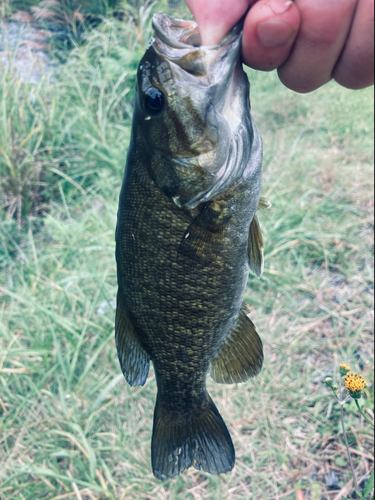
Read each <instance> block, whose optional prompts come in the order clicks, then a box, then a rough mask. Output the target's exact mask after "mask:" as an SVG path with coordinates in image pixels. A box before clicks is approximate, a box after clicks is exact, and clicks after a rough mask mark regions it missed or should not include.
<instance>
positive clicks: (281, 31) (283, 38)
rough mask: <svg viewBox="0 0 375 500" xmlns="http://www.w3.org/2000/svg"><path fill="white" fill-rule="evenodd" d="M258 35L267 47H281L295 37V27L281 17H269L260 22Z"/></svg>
mask: <svg viewBox="0 0 375 500" xmlns="http://www.w3.org/2000/svg"><path fill="white" fill-rule="evenodd" d="M257 35H258V38H259V40H260V42H261V44H262V45H264V46H265V47H270V48H271V47H279V46H280V45H284V44H285V43H287V42H288V41H289V40H293V39H294V36H295V29H294V28H292V26H290V24H287V23H285V22H284V21H281V20H280V19H268V20H267V21H263V22H261V23H258V25H257Z"/></svg>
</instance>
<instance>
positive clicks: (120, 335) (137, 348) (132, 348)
mask: <svg viewBox="0 0 375 500" xmlns="http://www.w3.org/2000/svg"><path fill="white" fill-rule="evenodd" d="M115 331H116V337H115V338H116V347H117V355H118V359H119V361H120V366H121V370H122V373H123V374H124V377H125V379H126V381H127V382H128V384H129V385H131V386H136V385H144V384H145V382H146V380H147V376H148V371H149V366H150V356H149V355H148V354H147V352H146V351H145V350H144V348H143V347H142V344H141V342H140V340H139V338H138V335H137V332H136V331H135V329H134V326H133V323H132V322H131V320H130V318H129V314H128V312H127V311H126V308H125V307H124V305H123V303H122V300H121V299H120V295H118V296H117V310H116V326H115Z"/></svg>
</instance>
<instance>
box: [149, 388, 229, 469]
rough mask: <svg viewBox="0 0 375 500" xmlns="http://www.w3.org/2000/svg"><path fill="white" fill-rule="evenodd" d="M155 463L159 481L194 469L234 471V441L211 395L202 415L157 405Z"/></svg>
mask: <svg viewBox="0 0 375 500" xmlns="http://www.w3.org/2000/svg"><path fill="white" fill-rule="evenodd" d="M151 460H152V469H153V473H154V475H155V477H157V478H158V479H168V478H171V477H174V476H177V474H180V472H182V471H184V470H185V469H187V468H189V467H191V466H194V467H195V468H196V469H198V470H200V469H202V470H204V471H206V472H209V473H211V474H220V473H222V472H228V471H230V470H232V469H233V466H234V461H235V452H234V447H233V443H232V439H231V437H230V435H229V432H228V429H227V427H226V425H225V423H224V421H223V419H222V418H221V416H220V413H219V412H218V410H217V408H216V406H215V405H214V403H213V402H212V400H211V398H210V396H209V395H208V394H207V397H206V403H205V406H204V409H202V411H200V412H199V413H189V414H184V415H181V414H177V412H170V411H167V410H165V409H164V408H163V407H162V405H161V404H160V401H159V399H158V400H157V401H156V406H155V413H154V429H153V435H152V443H151Z"/></svg>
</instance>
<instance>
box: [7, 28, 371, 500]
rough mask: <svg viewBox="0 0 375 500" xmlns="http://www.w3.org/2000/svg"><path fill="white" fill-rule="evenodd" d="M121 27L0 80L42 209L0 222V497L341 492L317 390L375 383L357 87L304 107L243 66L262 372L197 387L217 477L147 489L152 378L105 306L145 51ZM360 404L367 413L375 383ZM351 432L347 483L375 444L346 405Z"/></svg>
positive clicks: (364, 119) (333, 89)
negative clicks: (226, 451)
mask: <svg viewBox="0 0 375 500" xmlns="http://www.w3.org/2000/svg"><path fill="white" fill-rule="evenodd" d="M145 26H146V25H145ZM132 29H133V28H132V26H131V25H128V24H126V23H123V24H119V23H116V22H114V21H108V22H106V23H105V24H104V25H103V26H102V27H101V28H100V29H99V30H98V31H93V32H92V33H91V35H90V37H89V40H88V42H87V44H86V45H84V46H83V47H78V48H77V49H75V50H74V51H73V52H72V53H71V57H70V58H69V62H68V63H67V64H66V65H65V66H63V70H62V71H60V72H58V74H57V76H56V78H55V80H54V81H52V82H49V83H48V82H47V81H43V82H42V83H41V84H40V86H39V87H38V86H36V87H35V86H34V87H31V86H27V85H25V84H23V83H22V82H18V83H15V84H14V85H13V86H12V81H13V80H12V78H14V75H13V74H12V73H11V72H10V73H9V74H8V75H7V76H6V77H5V78H6V79H8V80H6V82H5V83H4V81H3V83H2V84H1V87H0V95H2V96H4V95H5V96H8V97H7V98H6V99H5V98H4V97H3V98H2V99H3V101H2V102H3V103H5V109H6V111H5V112H4V104H3V107H2V108H1V111H0V123H2V124H3V125H2V126H3V129H2V130H5V133H9V134H10V135H9V136H7V137H13V140H14V141H16V142H15V144H16V149H17V148H18V150H19V149H20V147H21V144H22V142H23V143H24V144H23V145H22V147H24V148H25V150H26V153H25V154H24V155H23V156H22V158H25V157H27V158H28V162H26V163H25V164H24V165H25V167H22V168H28V167H27V165H34V164H35V162H36V161H39V162H42V165H43V170H42V173H41V177H40V178H39V180H38V182H40V184H41V185H40V186H39V188H38V186H35V185H33V191H32V192H33V193H34V192H37V195H38V196H39V197H40V198H39V201H38V203H39V205H40V204H43V205H44V206H43V207H42V208H40V209H39V210H38V205H37V204H36V203H34V201H33V199H31V202H30V205H29V206H28V209H27V211H25V212H21V214H20V215H19V216H18V225H17V211H13V213H10V211H9V209H8V208H7V207H4V208H3V212H2V217H1V218H0V418H1V420H0V430H1V433H0V498H1V499H2V500H3V499H4V500H18V499H19V500H21V499H25V500H34V499H48V500H52V499H55V500H57V499H60V498H61V499H63V498H77V499H79V498H82V499H83V500H86V499H101V500H103V499H106V498H108V499H116V500H117V499H125V498H126V499H130V498H132V499H133V498H134V499H139V498H145V499H154V498H161V499H174V498H182V499H201V498H202V499H212V498H215V499H218V500H219V499H222V498H224V499H256V500H271V499H278V498H284V499H287V500H292V499H293V500H294V499H295V498H296V493H295V491H296V489H297V488H301V489H302V490H303V492H304V496H305V500H320V499H322V500H328V499H332V498H335V497H336V495H337V494H338V493H339V491H338V490H337V491H333V490H331V491H330V490H328V486H327V482H326V475H331V476H332V473H334V474H335V475H336V476H337V480H338V483H339V486H340V487H344V486H345V484H347V483H348V482H349V480H350V477H351V475H350V469H349V467H348V465H347V463H346V458H345V457H346V455H345V449H344V441H343V435H342V431H341V428H340V422H339V408H338V407H337V405H336V404H335V403H334V400H333V399H332V396H331V395H330V392H329V390H328V389H327V388H325V386H324V383H323V380H324V377H325V375H328V374H329V375H332V374H333V373H336V374H337V371H338V365H339V363H340V362H341V361H342V360H344V361H347V362H349V363H350V364H351V365H352V368H353V369H354V370H356V371H358V372H361V373H363V375H364V376H365V377H366V378H368V379H369V380H370V381H371V383H373V376H372V371H373V347H372V340H373V322H372V321H373V316H372V309H371V307H372V302H373V278H372V275H373V256H372V245H373V237H372V228H373V215H372V210H373V194H372V185H373V180H372V173H373V170H372V168H373V167H372V164H373V125H372V119H373V115H372V113H373V112H372V110H373V97H372V92H371V89H367V90H364V91H359V92H353V91H347V90H345V89H342V88H340V87H339V86H337V85H336V84H334V83H331V84H329V85H327V86H325V87H324V88H322V89H320V90H319V91H317V92H315V93H313V94H311V95H304V96H302V95H297V94H295V93H293V92H291V91H288V90H287V89H285V88H284V87H283V86H282V85H281V84H280V83H279V82H278V80H277V77H276V75H275V74H274V73H271V74H262V73H257V72H252V71H251V72H250V77H251V82H252V106H253V115H254V117H255V119H256V122H257V124H258V127H259V128H260V131H261V134H262V136H263V140H264V151H265V155H264V183H263V195H264V196H266V197H267V198H269V199H270V200H271V201H272V203H273V207H272V209H271V210H268V211H263V212H261V213H260V220H261V224H262V228H263V232H264V236H265V244H266V266H265V267H266V269H265V273H264V276H263V278H262V279H261V280H257V279H256V278H255V277H252V276H251V277H249V286H248V289H247V292H246V301H247V302H248V303H249V304H250V307H251V309H252V313H251V317H252V319H253V320H254V322H255V323H256V325H257V327H258V330H259V332H260V335H261V337H262V339H263V341H264V343H265V355H266V359H265V366H264V369H263V371H262V372H261V374H260V375H259V376H258V377H257V378H256V379H254V380H252V381H249V382H247V383H245V384H240V385H234V386H220V385H217V384H215V383H214V382H213V381H212V380H211V379H209V380H208V386H209V391H210V394H211V395H212V397H213V399H214V401H215V403H216V404H217V406H218V408H219V410H220V412H221V414H222V416H223V418H224V420H225V421H226V423H227V424H228V426H229V429H230V432H231V434H232V437H233V440H234V444H235V447H236V452H237V461H236V467H235V469H234V470H233V471H232V473H230V474H227V475H221V476H220V477H216V476H210V475H208V474H205V473H200V472H197V471H195V470H192V469H191V470H189V471H188V472H186V473H184V474H182V475H181V476H179V477H177V478H175V479H173V480H171V481H167V482H159V481H157V480H156V479H155V478H154V477H153V475H152V473H151V467H150V439H151V428H152V415H153V405H154V401H155V394H156V384H155V377H154V375H153V371H151V373H150V376H149V378H148V381H147V383H146V386H145V387H143V388H130V387H129V386H128V385H127V384H126V382H125V380H124V379H123V377H122V375H121V373H120V368H119V364H118V361H117V354H116V349H115V345H114V311H113V309H112V308H111V306H110V305H108V304H110V303H111V300H113V299H114V297H115V295H116V270H115V262H114V231H115V224H116V211H117V198H118V194H119V189H120V185H121V181H122V170H123V167H124V165H125V157H126V150H127V145H128V141H129V124H130V118H129V116H130V113H131V96H132V92H133V90H132V89H133V80H134V71H135V68H136V61H137V59H139V56H140V54H141V53H142V50H143V48H142V47H141V46H140V45H139V44H138V42H136V39H137V35H136V34H135V32H134V30H133V31H132ZM145 29H146V27H145ZM147 37H148V32H147V33H145V36H144V39H145V40H147ZM17 85H18V87H17ZM17 88H18V90H17V91H16V90H15V89H17ZM4 92H6V94H4ZM17 99H18V101H17ZM16 110H20V111H19V112H18V113H17V112H16ZM22 113H24V114H22ZM33 116H36V117H37V118H35V120H36V121H35V120H33V119H32V118H30V117H33ZM24 117H27V119H26V118H24ZM12 120H13V121H14V123H15V125H14V126H15V127H17V128H15V129H14V130H16V132H17V133H15V134H13V136H12V133H11V132H7V131H9V130H11V129H9V127H10V125H9V123H10V122H12ZM17 120H18V122H17ZM40 125H42V128H41V129H40V130H39V131H38V132H35V133H34V135H33V136H32V137H31V136H30V137H28V136H29V135H30V132H31V131H33V130H35V128H37V127H38V126H40ZM7 127H8V128H7ZM2 134H4V132H2ZM38 134H39V135H38ZM41 135H43V137H42V139H41V141H40V144H39V145H38V144H37V141H38V140H39V139H38V138H39V137H40V136H41ZM3 137H4V135H2V136H1V138H3ZM27 138H28V139H27ZM25 139H27V141H25ZM0 141H1V139H0ZM2 144H3V149H5V147H8V146H9V143H8V142H7V141H5V143H4V142H3V143H2ZM4 144H5V146H4ZM12 144H13V143H12ZM36 146H38V147H36ZM21 149H22V148H21ZM0 156H1V155H0ZM8 156H9V155H8ZM3 157H4V155H3ZM15 158H16V157H15ZM1 161H2V163H0V175H3V176H4V177H3V179H5V176H6V172H7V171H6V168H7V166H6V162H4V160H0V162H1ZM20 172H22V171H21V170H20ZM20 175H21V174H20ZM30 182H31V181H30ZM34 184H35V183H34ZM2 186H3V183H2ZM37 188H38V189H37ZM9 192H11V191H9ZM9 192H8V195H7V196H8V198H7V200H9V197H10V196H11V195H10V194H9ZM3 199H4V198H3ZM40 214H42V216H40ZM37 215H38V216H37ZM26 216H27V217H26ZM362 403H363V402H362ZM364 404H365V407H366V408H367V409H366V410H365V411H367V412H368V413H369V415H371V412H372V408H373V387H372V385H371V386H370V387H369V389H368V390H367V397H366V399H365V401H364ZM346 422H347V429H348V434H349V441H350V446H351V448H352V449H353V450H354V451H355V454H354V455H353V457H354V462H355V466H356V470H357V475H358V477H359V478H361V477H362V476H364V475H366V474H368V473H369V472H370V471H371V470H372V468H373V460H372V447H373V437H372V434H371V430H370V428H369V426H368V425H367V424H366V423H364V422H363V421H362V419H361V418H359V417H358V414H357V412H356V411H355V407H354V404H353V403H350V405H347V406H346ZM345 496H348V494H346V495H345Z"/></svg>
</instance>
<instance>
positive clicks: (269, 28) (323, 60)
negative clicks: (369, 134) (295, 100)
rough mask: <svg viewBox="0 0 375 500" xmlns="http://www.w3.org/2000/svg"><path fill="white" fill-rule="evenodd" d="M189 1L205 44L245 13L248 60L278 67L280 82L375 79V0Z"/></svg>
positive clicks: (304, 86)
mask: <svg viewBox="0 0 375 500" xmlns="http://www.w3.org/2000/svg"><path fill="white" fill-rule="evenodd" d="M185 2H186V4H187V6H188V7H189V9H190V11H191V12H192V14H193V16H194V17H195V19H196V21H197V23H198V25H199V27H200V31H201V35H202V41H203V44H204V45H213V44H215V43H218V42H219V41H220V40H221V39H222V38H223V36H224V35H225V34H226V33H227V32H228V31H229V30H230V29H231V27H232V26H233V25H234V24H235V23H236V22H237V21H239V20H240V19H241V18H242V17H243V16H244V15H245V14H246V13H247V15H246V18H245V24H244V32H243V59H244V61H245V63H246V64H247V65H248V66H251V67H252V68H255V69H259V70H263V71H271V70H274V69H277V70H278V74H279V78H280V80H281V81H282V83H283V84H284V85H286V86H287V87H289V88H290V89H292V90H294V91H296V92H301V93H306V92H311V91H313V90H315V89H317V88H319V87H321V86H322V85H324V84H325V83H327V82H328V81H330V80H331V79H332V78H333V79H335V80H336V81H337V82H338V83H339V84H340V85H342V86H344V87H347V88H350V89H361V88H364V87H368V86H370V85H372V84H373V83H374V0H313V1H312V0H295V1H294V2H292V1H290V0H258V1H257V0H185ZM250 7H251V9H250V10H249V8H250Z"/></svg>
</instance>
